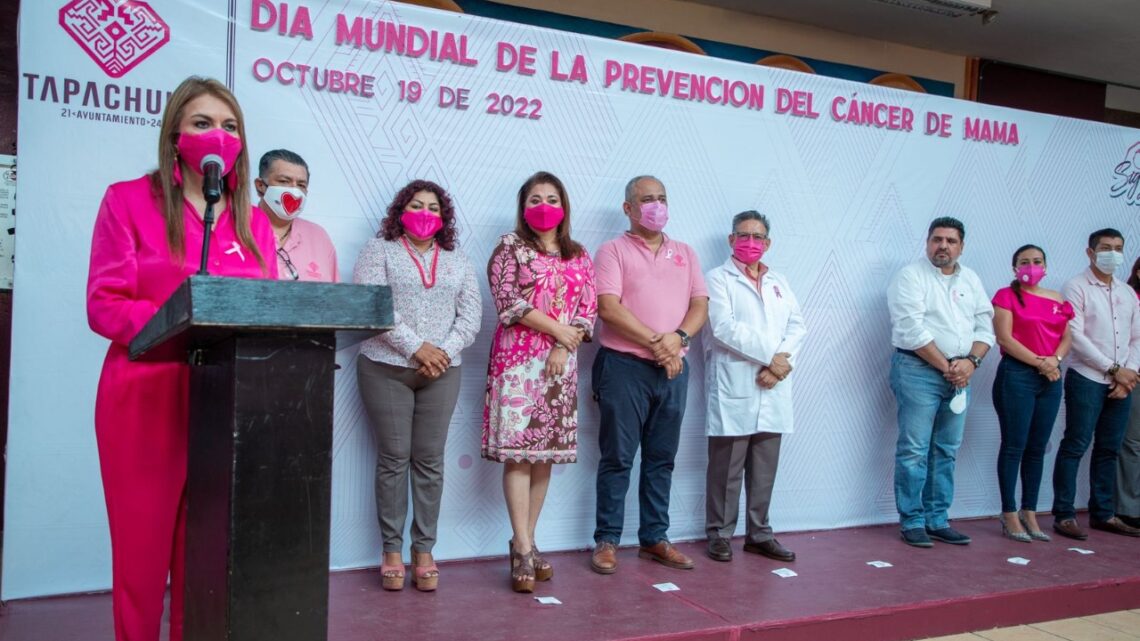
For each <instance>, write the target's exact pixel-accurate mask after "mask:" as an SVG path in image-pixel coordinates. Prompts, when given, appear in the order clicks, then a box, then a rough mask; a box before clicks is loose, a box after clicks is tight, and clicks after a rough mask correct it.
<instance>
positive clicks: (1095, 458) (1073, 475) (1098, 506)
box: [1053, 369, 1132, 521]
mask: <svg viewBox="0 0 1140 641" xmlns="http://www.w3.org/2000/svg"><path fill="white" fill-rule="evenodd" d="M1131 405H1132V395H1131V394H1129V395H1128V396H1127V397H1125V398H1122V399H1110V398H1108V385H1106V384H1104V383H1098V382H1096V381H1094V380H1091V379H1088V378H1086V377H1084V376H1081V375H1080V374H1078V373H1077V372H1074V371H1073V370H1071V369H1070V370H1069V371H1068V373H1067V374H1065V437H1064V438H1063V439H1061V447H1059V448H1057V462H1056V463H1055V464H1054V465H1053V516H1054V517H1056V518H1057V519H1071V518H1074V517H1075V516H1076V515H1077V511H1076V508H1075V507H1073V501H1074V500H1076V494H1077V470H1078V468H1080V466H1081V458H1082V457H1083V456H1084V455H1085V450H1087V449H1088V447H1089V441H1092V444H1093V450H1092V461H1091V462H1090V465H1089V485H1090V486H1091V491H1090V492H1089V516H1090V517H1091V518H1092V519H1093V520H1096V521H1107V520H1109V519H1111V518H1112V517H1113V516H1115V515H1116V457H1117V455H1118V454H1119V453H1120V444H1121V442H1122V441H1123V440H1124V431H1125V429H1126V428H1127V427H1128V410H1129V408H1130V407H1131Z"/></svg>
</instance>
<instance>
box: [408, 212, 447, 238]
mask: <svg viewBox="0 0 1140 641" xmlns="http://www.w3.org/2000/svg"><path fill="white" fill-rule="evenodd" d="M400 224H401V225H403V226H404V231H406V232H407V233H408V234H409V235H411V236H415V237H416V238H424V239H426V238H431V237H433V236H435V234H436V232H438V231H439V230H441V229H443V218H441V217H439V216H436V215H435V214H433V213H431V212H430V211H428V210H426V209H420V210H418V211H417V210H411V209H408V210H405V211H404V213H402V214H400Z"/></svg>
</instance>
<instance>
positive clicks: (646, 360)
mask: <svg viewBox="0 0 1140 641" xmlns="http://www.w3.org/2000/svg"><path fill="white" fill-rule="evenodd" d="M599 351H603V352H609V353H610V354H615V355H617V356H622V357H624V358H631V359H633V360H635V361H641V362H642V363H645V364H646V365H652V366H653V367H660V365H658V364H657V361H655V360H652V359H649V358H645V357H642V356H638V355H637V354H630V353H629V352H623V351H621V350H617V349H613V348H610V347H602V348H600V350H599Z"/></svg>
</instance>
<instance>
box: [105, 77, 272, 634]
mask: <svg viewBox="0 0 1140 641" xmlns="http://www.w3.org/2000/svg"><path fill="white" fill-rule="evenodd" d="M244 139H245V127H244V124H243V121H242V115H241V108H240V107H239V106H238V103H237V100H236V99H235V98H234V96H233V94H231V93H230V92H229V90H227V89H226V87H225V86H224V85H222V84H221V83H219V82H218V81H216V80H207V79H203V78H196V77H191V78H187V79H186V80H185V81H183V83H182V84H181V85H179V86H178V88H177V89H176V90H175V91H174V93H173V94H171V96H170V99H169V101H168V103H167V105H166V111H165V113H164V114H163V123H162V128H161V129H160V131H159V140H158V170H157V171H155V172H153V173H151V174H148V175H146V176H143V177H141V178H136V179H135V180H130V181H127V182H120V183H115V184H113V185H111V186H110V187H108V188H107V193H106V194H105V195H104V196H103V202H102V204H101V205H100V206H99V214H98V216H97V217H96V219H95V230H94V234H93V235H92V241H91V268H90V272H89V275H88V280H87V320H88V322H89V323H90V325H91V329H93V330H94V331H95V332H96V333H98V334H99V335H100V336H103V337H105V338H108V339H110V341H111V346H110V347H109V348H108V349H107V357H106V359H105V360H104V362H103V372H102V374H101V375H100V377H99V390H98V394H97V396H96V398H95V436H96V440H97V441H98V444H99V465H100V468H101V470H102V476H103V493H104V495H105V497H106V501H107V517H108V521H109V524H110V528H111V556H112V568H113V574H112V576H113V581H114V583H113V602H114V612H115V638H116V639H117V640H118V641H157V640H158V636H159V628H160V625H161V621H162V608H163V597H164V595H165V592H166V584H167V578H168V576H169V579H170V584H171V586H172V587H173V589H172V590H171V597H170V639H171V641H181V639H182V597H183V594H182V584H183V565H184V560H185V553H184V548H183V543H184V533H185V524H186V448H187V424H188V421H187V412H188V409H189V408H188V404H189V403H188V395H189V371H188V367H187V366H186V365H183V364H178V363H140V362H131V361H129V360H128V359H127V346H128V344H129V343H130V341H131V339H132V338H134V336H135V334H137V333H138V331H139V330H140V329H141V328H142V327H143V325H145V324H146V323H147V321H149V320H150V318H151V316H153V315H154V313H155V311H156V310H157V309H158V308H159V306H161V305H162V303H163V302H165V301H166V299H167V298H168V297H169V296H170V294H171V293H173V292H174V290H175V289H176V288H177V287H178V285H179V284H180V283H181V282H182V281H183V280H184V279H185V278H186V277H187V276H189V275H191V274H193V273H195V272H196V271H197V270H198V264H199V258H200V255H201V249H202V237H203V231H204V229H203V224H202V215H203V212H204V211H205V206H206V203H205V199H204V198H203V196H202V173H201V169H200V163H201V160H202V158H203V157H205V156H206V155H209V154H217V155H218V156H220V157H221V158H222V160H223V162H224V164H225V167H224V169H223V174H224V176H225V178H224V183H225V196H224V198H223V199H222V201H221V202H219V203H218V204H217V205H216V206H215V210H216V223H215V227H214V230H213V234H212V236H211V238H210V265H209V271H210V273H211V274H214V275H224V276H239V277H246V278H276V275H277V274H276V271H277V269H276V267H277V266H276V263H275V262H272V261H270V262H266V260H265V256H273V251H274V247H275V246H274V239H273V231H272V229H271V228H270V226H269V222H268V221H267V220H266V219H265V217H264V216H263V215H260V214H258V215H255V212H256V210H253V209H252V208H251V207H250V202H249V155H248V153H247V151H246V148H245V145H244V144H243V141H244Z"/></svg>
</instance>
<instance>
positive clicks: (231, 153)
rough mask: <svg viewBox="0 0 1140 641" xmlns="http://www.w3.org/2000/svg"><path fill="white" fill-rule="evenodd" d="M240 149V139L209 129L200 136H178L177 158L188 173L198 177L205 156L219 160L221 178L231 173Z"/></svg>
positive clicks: (221, 131)
mask: <svg viewBox="0 0 1140 641" xmlns="http://www.w3.org/2000/svg"><path fill="white" fill-rule="evenodd" d="M241 149H242V144H241V139H240V138H238V137H237V136H234V135H233V134H229V133H226V132H225V131H223V130H221V129H211V130H210V131H206V132H203V133H200V134H188V133H182V134H179V135H178V156H179V157H180V158H182V162H184V163H186V166H187V167H189V168H190V171H192V172H194V173H196V174H198V175H202V173H203V170H202V161H203V160H205V159H206V157H207V156H217V157H218V158H221V161H222V175H223V176H226V175H228V174H230V173H232V172H233V168H234V163H235V162H236V161H237V157H238V154H240V153H241Z"/></svg>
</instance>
